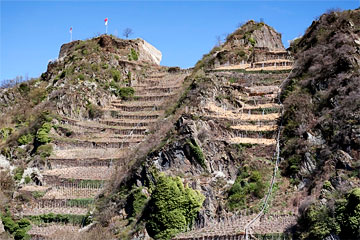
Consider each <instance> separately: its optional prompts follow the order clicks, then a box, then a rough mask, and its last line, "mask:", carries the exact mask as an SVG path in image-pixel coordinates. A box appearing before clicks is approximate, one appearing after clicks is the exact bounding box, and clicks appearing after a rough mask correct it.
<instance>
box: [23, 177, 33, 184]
mask: <svg viewBox="0 0 360 240" xmlns="http://www.w3.org/2000/svg"><path fill="white" fill-rule="evenodd" d="M24 181H25V184H28V183H30V182H31V178H30V177H29V176H26V177H25V178H24Z"/></svg>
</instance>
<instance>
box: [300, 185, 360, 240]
mask: <svg viewBox="0 0 360 240" xmlns="http://www.w3.org/2000/svg"><path fill="white" fill-rule="evenodd" d="M331 233H332V234H337V235H339V237H340V238H341V239H359V238H360V188H355V189H353V190H351V191H350V192H349V193H348V194H346V196H345V198H344V199H339V200H337V201H336V202H335V209H334V210H333V208H331V207H328V206H324V205H322V204H316V203H314V204H312V205H310V206H309V207H308V208H307V209H305V211H304V212H303V213H302V214H301V216H300V218H299V220H298V226H297V229H296V232H295V237H296V238H297V239H308V240H310V239H311V240H322V239H324V238H326V237H327V236H329V235H330V234H331Z"/></svg>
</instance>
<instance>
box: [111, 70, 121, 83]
mask: <svg viewBox="0 0 360 240" xmlns="http://www.w3.org/2000/svg"><path fill="white" fill-rule="evenodd" d="M111 76H112V78H113V79H114V81H115V82H119V81H120V79H121V73H120V72H119V71H118V70H116V69H111Z"/></svg>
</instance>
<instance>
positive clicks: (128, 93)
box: [116, 87, 135, 100]
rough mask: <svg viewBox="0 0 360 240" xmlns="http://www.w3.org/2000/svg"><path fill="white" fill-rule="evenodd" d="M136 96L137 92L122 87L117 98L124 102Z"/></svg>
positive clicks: (130, 88)
mask: <svg viewBox="0 0 360 240" xmlns="http://www.w3.org/2000/svg"><path fill="white" fill-rule="evenodd" d="M134 94H135V90H134V89H133V88H132V87H122V88H119V89H118V91H117V93H116V96H117V97H120V98H121V99H123V100H128V99H130V98H132V97H133V96H134Z"/></svg>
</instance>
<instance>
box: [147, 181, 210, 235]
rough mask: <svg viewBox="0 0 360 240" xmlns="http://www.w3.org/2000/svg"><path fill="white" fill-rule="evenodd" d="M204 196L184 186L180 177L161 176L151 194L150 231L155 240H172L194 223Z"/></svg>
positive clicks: (149, 209) (148, 222)
mask: <svg viewBox="0 0 360 240" xmlns="http://www.w3.org/2000/svg"><path fill="white" fill-rule="evenodd" d="M203 201H204V196H203V195H201V193H200V192H198V191H195V190H193V189H191V188H189V187H184V185H183V183H182V182H181V179H180V178H179V177H167V176H165V175H163V174H161V175H160V176H159V177H158V181H157V183H156V186H155V190H154V192H153V194H152V195H151V200H150V202H149V206H148V209H147V211H148V221H147V223H146V228H147V230H148V232H149V234H150V236H151V237H153V238H155V239H171V238H172V237H173V236H175V234H176V233H178V232H180V231H184V230H185V229H186V228H187V227H188V226H191V225H192V224H193V220H194V218H195V217H196V215H197V213H198V211H199V210H200V208H201V206H202V203H203Z"/></svg>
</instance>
